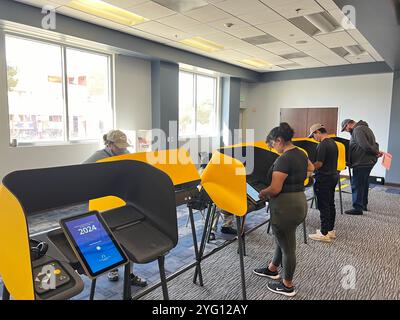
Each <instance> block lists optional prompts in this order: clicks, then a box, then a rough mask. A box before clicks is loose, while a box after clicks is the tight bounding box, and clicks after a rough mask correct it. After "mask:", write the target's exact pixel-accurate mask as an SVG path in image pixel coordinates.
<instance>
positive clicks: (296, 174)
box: [268, 148, 308, 193]
mask: <svg viewBox="0 0 400 320" xmlns="http://www.w3.org/2000/svg"><path fill="white" fill-rule="evenodd" d="M307 167H308V158H307V155H306V154H305V153H304V152H303V151H301V150H300V149H298V148H294V149H291V150H288V151H286V152H285V153H284V154H282V155H281V156H280V157H279V158H277V159H276V160H275V162H274V164H273V165H272V167H271V168H270V170H269V172H268V182H269V185H270V184H271V181H272V173H273V172H274V171H279V172H283V173H286V174H287V175H288V176H287V178H286V180H285V182H284V183H283V187H282V191H281V193H289V192H301V191H304V181H305V180H306V178H307Z"/></svg>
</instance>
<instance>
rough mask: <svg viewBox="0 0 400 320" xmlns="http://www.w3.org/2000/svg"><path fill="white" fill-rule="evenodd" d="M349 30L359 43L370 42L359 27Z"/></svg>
mask: <svg viewBox="0 0 400 320" xmlns="http://www.w3.org/2000/svg"><path fill="white" fill-rule="evenodd" d="M347 32H348V33H349V34H350V35H351V36H352V37H353V38H354V40H356V41H357V42H358V43H359V44H363V43H368V40H367V39H366V38H365V37H364V36H363V35H362V33H361V32H360V31H358V30H357V29H351V30H347Z"/></svg>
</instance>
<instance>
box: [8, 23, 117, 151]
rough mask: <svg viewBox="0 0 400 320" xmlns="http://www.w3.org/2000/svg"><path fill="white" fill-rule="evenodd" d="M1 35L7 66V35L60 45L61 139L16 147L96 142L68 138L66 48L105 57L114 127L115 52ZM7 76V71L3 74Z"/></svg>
mask: <svg viewBox="0 0 400 320" xmlns="http://www.w3.org/2000/svg"><path fill="white" fill-rule="evenodd" d="M2 33H3V36H2V37H1V40H2V41H4V50H5V51H4V55H5V57H4V58H5V64H6V67H7V66H8V64H7V57H6V50H7V44H6V39H7V37H13V38H18V39H22V40H28V41H34V42H38V43H43V44H49V45H56V46H59V47H60V66H61V72H62V74H61V76H62V98H63V116H64V117H65V120H64V123H63V128H64V134H63V140H60V141H46V140H43V141H34V142H20V141H18V145H17V147H36V146H37V147H41V146H63V145H77V144H93V143H98V139H78V140H76V139H75V140H70V132H69V112H68V74H67V73H68V69H67V59H66V54H67V49H73V50H78V51H82V52H85V53H92V54H97V55H101V56H105V57H107V68H108V92H109V97H108V99H109V102H108V103H109V105H110V108H111V114H112V119H111V123H112V128H111V129H114V128H115V119H116V116H115V99H114V98H115V97H114V80H115V74H114V70H115V68H114V63H115V59H114V57H115V54H114V53H111V52H107V51H102V50H99V49H95V48H91V47H90V46H88V47H86V46H80V45H74V44H71V43H68V42H63V41H56V40H50V39H47V38H39V37H35V36H32V35H28V34H23V33H17V32H12V31H3V32H2ZM6 72H7V71H6ZM5 76H6V77H7V73H6V75H5ZM8 93H9V91H8V83H6V97H7V106H6V110H7V116H8V119H7V128H8V140H9V144H10V146H12V141H11V128H10V119H9V117H10V105H9V101H8Z"/></svg>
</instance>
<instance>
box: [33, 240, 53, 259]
mask: <svg viewBox="0 0 400 320" xmlns="http://www.w3.org/2000/svg"><path fill="white" fill-rule="evenodd" d="M29 245H30V247H31V259H32V261H35V260H38V259H40V258H41V257H43V256H44V255H45V254H46V252H47V250H48V249H49V245H48V244H47V243H46V242H44V241H39V240H36V239H29Z"/></svg>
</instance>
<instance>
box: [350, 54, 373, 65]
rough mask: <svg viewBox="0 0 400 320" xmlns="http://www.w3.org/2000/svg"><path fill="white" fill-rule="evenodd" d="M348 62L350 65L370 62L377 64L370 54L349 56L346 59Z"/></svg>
mask: <svg viewBox="0 0 400 320" xmlns="http://www.w3.org/2000/svg"><path fill="white" fill-rule="evenodd" d="M345 59H346V60H347V61H349V62H350V63H353V64H355V63H368V62H375V59H374V58H372V57H371V56H370V55H369V54H368V53H367V54H360V55H358V56H352V55H348V56H346V57H345Z"/></svg>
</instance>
